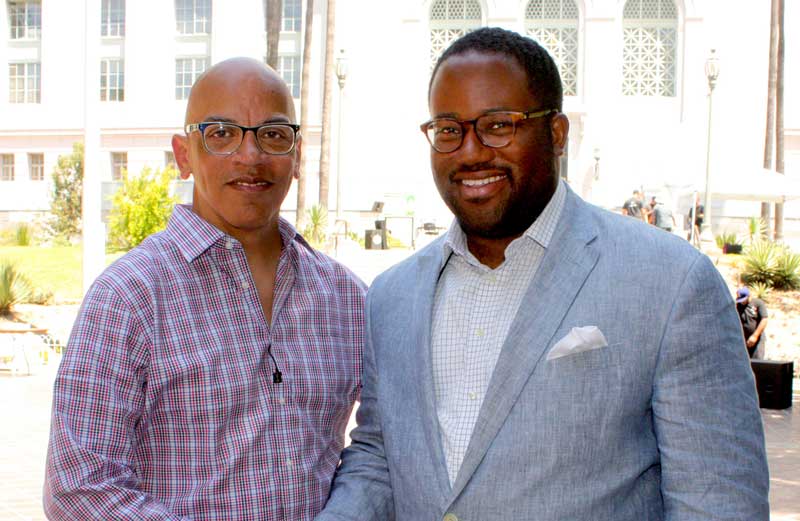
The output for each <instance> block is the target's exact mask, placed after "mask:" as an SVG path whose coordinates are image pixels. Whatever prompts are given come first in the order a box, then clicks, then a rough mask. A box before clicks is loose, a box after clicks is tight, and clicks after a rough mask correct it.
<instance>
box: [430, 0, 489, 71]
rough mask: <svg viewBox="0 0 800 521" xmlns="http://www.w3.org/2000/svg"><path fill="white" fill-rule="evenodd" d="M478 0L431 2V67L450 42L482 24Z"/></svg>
mask: <svg viewBox="0 0 800 521" xmlns="http://www.w3.org/2000/svg"><path fill="white" fill-rule="evenodd" d="M481 14H482V13H481V4H480V2H478V0H434V2H433V3H432V4H431V18H430V30H431V67H433V66H434V65H436V60H438V59H439V55H440V54H442V51H444V50H445V49H447V47H448V46H449V45H450V43H451V42H452V41H453V40H455V39H456V38H458V37H459V36H463V35H465V34H467V33H468V32H469V31H472V30H473V29H477V28H478V27H480V26H481V18H482V17H481Z"/></svg>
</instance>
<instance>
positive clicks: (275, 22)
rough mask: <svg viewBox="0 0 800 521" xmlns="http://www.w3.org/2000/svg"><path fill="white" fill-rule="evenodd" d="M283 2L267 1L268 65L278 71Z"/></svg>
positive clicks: (278, 0) (280, 0)
mask: <svg viewBox="0 0 800 521" xmlns="http://www.w3.org/2000/svg"><path fill="white" fill-rule="evenodd" d="M282 18H283V0H267V65H269V66H270V67H272V68H273V69H275V70H276V71H277V70H278V44H279V43H280V37H281V22H282Z"/></svg>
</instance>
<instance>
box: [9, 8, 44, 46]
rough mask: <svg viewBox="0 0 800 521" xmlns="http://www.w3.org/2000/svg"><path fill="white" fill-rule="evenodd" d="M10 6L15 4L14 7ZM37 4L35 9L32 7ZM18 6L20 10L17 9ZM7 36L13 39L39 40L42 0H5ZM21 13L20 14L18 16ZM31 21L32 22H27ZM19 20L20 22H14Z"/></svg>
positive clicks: (40, 34) (40, 35)
mask: <svg viewBox="0 0 800 521" xmlns="http://www.w3.org/2000/svg"><path fill="white" fill-rule="evenodd" d="M12 6H17V7H16V9H14V8H12ZM33 6H37V7H38V8H37V9H32V7H33ZM19 7H21V8H22V12H21V13H20V12H19V11H18V9H19ZM6 10H7V15H8V32H9V34H8V38H9V39H10V40H14V41H25V40H29V41H30V40H41V38H42V2H41V0H7V2H6ZM20 14H21V16H20ZM31 21H33V22H34V23H29V22H31ZM15 22H21V23H15Z"/></svg>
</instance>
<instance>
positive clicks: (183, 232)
mask: <svg viewBox="0 0 800 521" xmlns="http://www.w3.org/2000/svg"><path fill="white" fill-rule="evenodd" d="M278 231H279V232H280V234H281V242H282V243H283V246H284V248H289V247H291V246H292V245H294V244H295V243H296V244H299V245H300V246H302V247H304V248H306V249H307V250H309V251H310V252H311V253H312V254H314V255H316V252H315V251H314V250H313V249H312V248H311V246H309V245H308V243H307V242H306V241H305V240H304V239H303V237H302V236H301V235H300V234H299V233H297V230H295V228H294V226H292V225H291V223H289V221H287V220H286V219H284V218H283V217H280V218H279V220H278ZM165 234H166V236H167V237H168V238H169V239H170V240H172V241H174V242H175V244H177V245H178V250H179V251H180V252H181V254H183V257H184V258H185V259H186V261H187V262H193V261H194V260H195V259H196V258H197V257H199V256H200V255H202V254H203V253H204V252H205V251H206V250H208V249H209V248H210V247H211V246H213V245H214V244H216V243H219V242H221V241H223V240H231V241H234V243H235V244H238V241H236V239H234V238H233V237H231V236H230V235H228V234H226V233H225V232H223V231H222V230H220V229H219V228H217V227H216V226H214V225H212V224H211V223H209V222H208V221H206V220H205V219H203V218H202V217H200V216H199V215H197V214H196V213H194V211H192V206H191V205H188V204H178V205H175V209H174V210H173V212H172V215H171V216H170V218H169V223H168V224H167V229H166V231H165Z"/></svg>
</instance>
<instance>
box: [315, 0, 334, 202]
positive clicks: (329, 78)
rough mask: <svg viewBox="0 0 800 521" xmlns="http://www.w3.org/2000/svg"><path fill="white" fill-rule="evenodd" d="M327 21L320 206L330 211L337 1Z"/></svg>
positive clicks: (330, 5) (329, 12)
mask: <svg viewBox="0 0 800 521" xmlns="http://www.w3.org/2000/svg"><path fill="white" fill-rule="evenodd" d="M327 2H328V9H327V10H328V12H327V17H326V21H325V76H324V83H323V95H322V146H321V147H320V154H319V205H320V206H321V207H322V208H325V210H327V209H328V192H329V185H330V156H331V109H332V108H333V70H334V61H333V35H334V33H335V30H336V0H327Z"/></svg>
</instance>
